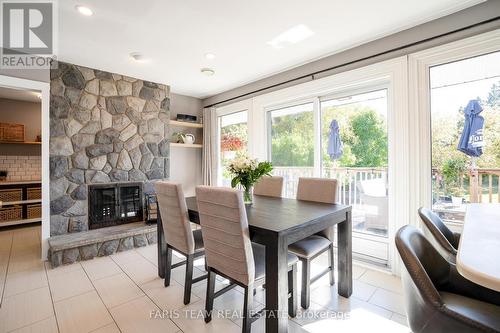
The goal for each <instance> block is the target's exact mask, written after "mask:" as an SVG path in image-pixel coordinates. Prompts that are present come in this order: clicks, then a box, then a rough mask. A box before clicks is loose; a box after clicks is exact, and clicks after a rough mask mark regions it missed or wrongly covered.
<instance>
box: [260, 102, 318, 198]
mask: <svg viewBox="0 0 500 333" xmlns="http://www.w3.org/2000/svg"><path fill="white" fill-rule="evenodd" d="M268 117H269V124H270V126H269V127H270V133H269V134H270V135H269V138H270V143H269V144H270V147H269V152H270V156H269V157H270V160H271V162H272V163H273V166H274V171H273V174H274V175H276V176H282V177H283V178H284V196H285V197H288V198H295V195H296V192H297V183H298V179H299V177H312V176H313V173H314V142H315V138H314V113H313V103H306V104H300V105H294V106H290V107H286V108H281V109H278V110H273V111H270V112H269V113H268Z"/></svg>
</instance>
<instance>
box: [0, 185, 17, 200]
mask: <svg viewBox="0 0 500 333" xmlns="http://www.w3.org/2000/svg"><path fill="white" fill-rule="evenodd" d="M21 200H23V189H21V188H9V189H6V190H0V201H3V202H12V201H21Z"/></svg>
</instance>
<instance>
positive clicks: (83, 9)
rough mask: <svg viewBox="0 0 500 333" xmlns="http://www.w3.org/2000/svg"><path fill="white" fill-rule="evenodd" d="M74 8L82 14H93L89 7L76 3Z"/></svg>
mask: <svg viewBox="0 0 500 333" xmlns="http://www.w3.org/2000/svg"><path fill="white" fill-rule="evenodd" d="M75 8H76V10H77V11H78V12H79V13H80V14H82V15H84V16H92V15H94V12H93V11H92V9H90V8H89V7H85V6H81V5H78V6H75Z"/></svg>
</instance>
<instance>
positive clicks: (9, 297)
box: [0, 226, 409, 333]
mask: <svg viewBox="0 0 500 333" xmlns="http://www.w3.org/2000/svg"><path fill="white" fill-rule="evenodd" d="M39 258H40V227H39V226H28V227H24V228H18V229H7V230H2V229H0V300H1V303H0V304H1V307H0V332H44V333H51V332H61V333H66V332H71V333H78V332H95V333H97V332H102V333H104V332H147V333H154V332H162V333H165V332H217V333H223V332H240V331H241V321H240V320H239V319H238V318H237V312H238V311H241V309H242V307H243V294H242V289H239V288H235V289H233V290H231V291H230V292H228V293H227V294H225V295H223V296H221V297H220V298H217V299H216V301H215V308H216V309H217V310H221V311H220V312H219V313H220V314H224V316H222V315H221V316H219V317H214V320H213V321H212V322H211V323H210V324H205V322H204V321H203V317H202V315H201V313H202V312H201V310H203V309H204V305H205V285H206V281H201V282H199V283H196V284H195V285H194V286H193V290H192V297H191V304H189V305H188V306H184V304H183V303H182V295H183V286H182V285H183V280H184V267H183V266H182V267H179V268H176V269H175V270H174V271H173V273H172V283H171V286H170V287H168V288H164V287H163V281H162V280H161V279H160V278H158V276H157V267H156V247H155V246H148V247H143V248H139V249H135V250H131V251H127V252H121V253H118V254H115V255H112V256H110V257H102V258H97V259H94V260H90V261H84V262H81V263H76V264H73V265H69V266H62V267H58V268H56V269H51V268H50V266H49V265H48V263H46V262H45V263H44V262H42V261H40V259H39ZM326 259H327V258H326V257H322V258H319V259H317V260H315V263H314V266H313V272H314V271H318V270H321V267H322V265H326ZM176 260H181V258H176ZM299 269H300V268H299ZM201 274H203V259H200V260H198V261H197V262H196V268H195V276H198V275H201ZM299 276H300V275H299ZM354 278H355V281H354V293H353V296H352V297H351V298H349V299H347V298H343V297H340V296H338V295H337V290H336V289H337V286H336V285H335V286H333V287H331V286H330V285H329V284H328V277H327V276H325V277H324V278H322V279H320V280H319V281H318V282H316V283H315V284H313V285H312V289H313V290H312V298H311V307H310V309H309V310H307V311H303V310H299V314H298V316H297V318H294V319H290V320H289V331H290V332H326V331H329V332H333V331H337V332H340V331H339V330H344V331H350V332H361V331H368V330H369V331H371V332H382V331H383V332H409V329H408V328H407V327H406V317H405V315H404V309H403V304H402V295H401V283H400V280H399V279H398V278H395V277H393V276H391V275H388V274H385V273H383V272H379V271H376V270H370V269H366V268H363V267H360V266H356V265H355V266H354ZM225 283H227V281H224V280H223V279H220V280H219V281H218V282H217V285H218V286H219V287H221V286H223V285H224V284H225ZM264 302H265V301H264V290H262V289H259V290H258V292H257V295H256V297H255V307H256V308H257V309H260V308H262V307H263V306H264ZM168 311H170V314H171V315H170V316H163V314H164V313H167V312H168ZM235 314H236V315H235ZM341 316H344V317H343V319H342V320H341V319H339V318H341ZM264 331H265V328H264V320H263V318H262V319H259V320H258V321H257V322H255V323H254V324H253V325H252V332H264Z"/></svg>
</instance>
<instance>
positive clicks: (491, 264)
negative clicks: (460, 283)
mask: <svg viewBox="0 0 500 333" xmlns="http://www.w3.org/2000/svg"><path fill="white" fill-rule="evenodd" d="M499 254H500V204H469V205H467V209H466V213H465V222H464V228H463V231H462V235H461V237H460V245H459V247H458V253H457V270H458V272H459V273H460V274H462V276H464V277H465V278H466V279H468V280H470V281H472V282H474V283H477V284H479V285H482V286H485V287H487V288H490V289H493V290H496V291H498V292H500V259H499V258H498V257H497V255H499Z"/></svg>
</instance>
